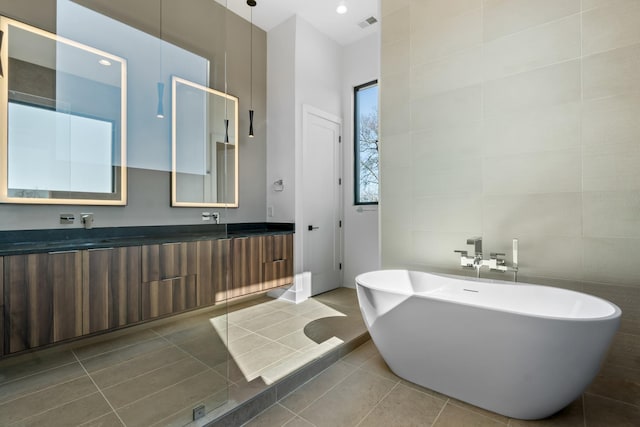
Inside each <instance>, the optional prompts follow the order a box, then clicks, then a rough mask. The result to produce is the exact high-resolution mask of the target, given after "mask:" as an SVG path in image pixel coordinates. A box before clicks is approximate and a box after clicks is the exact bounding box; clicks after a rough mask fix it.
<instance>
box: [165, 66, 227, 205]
mask: <svg viewBox="0 0 640 427" xmlns="http://www.w3.org/2000/svg"><path fill="white" fill-rule="evenodd" d="M172 83H173V84H172V94H173V96H172V99H173V104H172V112H173V114H172V115H171V116H172V119H173V123H172V124H173V126H172V129H173V135H172V152H173V156H172V164H173V166H172V174H171V177H172V187H171V189H172V191H171V204H172V205H173V206H195V207H197V206H201V207H238V140H237V135H238V98H236V97H234V96H231V95H227V94H225V93H222V92H218V91H216V90H214V89H210V88H208V87H205V86H202V85H199V84H196V83H193V82H190V81H188V80H185V79H182V78H179V77H173V82H172Z"/></svg>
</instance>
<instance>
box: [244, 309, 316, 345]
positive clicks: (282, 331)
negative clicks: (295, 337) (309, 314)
mask: <svg viewBox="0 0 640 427" xmlns="http://www.w3.org/2000/svg"><path fill="white" fill-rule="evenodd" d="M289 316H291V315H289ZM309 322H311V321H310V320H309V319H307V318H305V317H302V316H291V317H289V318H288V319H286V320H283V321H282V322H279V323H276V324H275V325H271V326H267V327H264V328H262V329H258V331H257V332H256V333H257V334H260V335H262V336H264V337H267V338H269V339H272V340H274V341H276V340H278V339H279V338H282V337H284V336H286V335H289V334H291V333H292V332H295V331H303V330H304V328H305V326H306V325H307V324H308V323H309Z"/></svg>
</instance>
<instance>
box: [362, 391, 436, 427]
mask: <svg viewBox="0 0 640 427" xmlns="http://www.w3.org/2000/svg"><path fill="white" fill-rule="evenodd" d="M445 403H446V402H445V401H444V400H440V399H436V398H435V397H433V396H429V395H428V394H425V393H421V392H419V391H417V390H414V389H412V388H410V387H407V386H405V385H402V384H399V385H398V386H397V387H395V388H394V389H393V390H391V392H390V393H389V394H388V395H387V396H386V397H385V398H384V399H383V400H382V401H381V402H380V403H379V404H378V405H377V406H376V407H375V408H374V410H373V411H371V413H370V414H369V415H367V417H366V418H365V419H364V420H363V421H362V423H361V424H360V426H363V427H364V426H367V427H387V426H403V427H413V426H415V427H419V426H425V425H431V423H433V421H434V420H435V419H436V417H437V416H438V414H439V413H440V411H441V410H442V408H443V407H444V405H445Z"/></svg>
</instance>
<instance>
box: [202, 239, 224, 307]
mask: <svg viewBox="0 0 640 427" xmlns="http://www.w3.org/2000/svg"><path fill="white" fill-rule="evenodd" d="M231 271H232V263H231V239H218V240H201V241H199V242H198V281H197V305H198V307H204V306H207V305H212V304H215V303H217V302H221V301H224V300H226V299H227V288H228V287H229V284H230V282H231Z"/></svg>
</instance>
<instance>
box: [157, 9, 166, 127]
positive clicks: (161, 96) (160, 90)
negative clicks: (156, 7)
mask: <svg viewBox="0 0 640 427" xmlns="http://www.w3.org/2000/svg"><path fill="white" fill-rule="evenodd" d="M157 86H158V106H157V107H156V117H157V118H159V119H164V105H163V100H164V82H163V81H162V0H160V76H159V78H158V85H157Z"/></svg>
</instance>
